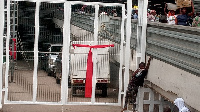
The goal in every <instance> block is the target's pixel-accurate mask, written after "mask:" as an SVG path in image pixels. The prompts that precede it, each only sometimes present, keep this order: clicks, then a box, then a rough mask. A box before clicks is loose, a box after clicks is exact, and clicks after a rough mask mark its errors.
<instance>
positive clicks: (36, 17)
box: [33, 2, 40, 102]
mask: <svg viewBox="0 0 200 112" xmlns="http://www.w3.org/2000/svg"><path fill="white" fill-rule="evenodd" d="M39 11H40V2H36V9H35V44H34V70H33V102H36V97H37V73H38V72H37V71H38V70H37V68H38V40H39V32H40V29H39V28H40V25H39Z"/></svg>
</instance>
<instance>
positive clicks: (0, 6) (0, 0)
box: [0, 0, 4, 109]
mask: <svg viewBox="0 0 200 112" xmlns="http://www.w3.org/2000/svg"><path fill="white" fill-rule="evenodd" d="M0 15H1V18H0V109H1V108H2V101H1V100H2V85H3V81H2V76H3V75H2V64H3V31H4V0H0Z"/></svg>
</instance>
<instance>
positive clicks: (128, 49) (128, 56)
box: [123, 0, 132, 105]
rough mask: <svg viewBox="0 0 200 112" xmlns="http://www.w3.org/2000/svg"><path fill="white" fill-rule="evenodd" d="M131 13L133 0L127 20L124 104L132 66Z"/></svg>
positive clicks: (128, 1)
mask: <svg viewBox="0 0 200 112" xmlns="http://www.w3.org/2000/svg"><path fill="white" fill-rule="evenodd" d="M131 13H132V1H131V0H127V20H126V48H125V59H126V60H125V73H124V96H123V105H124V104H125V95H126V90H127V87H128V82H129V66H130V63H129V61H130V38H131Z"/></svg>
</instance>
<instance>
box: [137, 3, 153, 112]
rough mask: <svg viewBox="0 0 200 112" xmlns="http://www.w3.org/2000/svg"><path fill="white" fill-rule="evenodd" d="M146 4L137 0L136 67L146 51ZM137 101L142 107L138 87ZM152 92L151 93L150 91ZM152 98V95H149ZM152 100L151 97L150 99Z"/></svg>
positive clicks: (142, 59)
mask: <svg viewBox="0 0 200 112" xmlns="http://www.w3.org/2000/svg"><path fill="white" fill-rule="evenodd" d="M147 6H148V0H139V1H138V25H137V48H136V67H137V68H138V65H139V63H140V62H145V51H146V28H147ZM139 91H140V92H139V93H140V94H139V96H138V97H139V100H138V101H139V103H138V105H137V107H138V110H139V111H141V110H142V109H143V101H142V99H143V96H142V95H143V89H142V88H139ZM151 94H152V93H151ZM151 98H152V97H151ZM151 100H153V99H151ZM149 109H150V111H153V110H152V109H153V106H152V104H150V107H149Z"/></svg>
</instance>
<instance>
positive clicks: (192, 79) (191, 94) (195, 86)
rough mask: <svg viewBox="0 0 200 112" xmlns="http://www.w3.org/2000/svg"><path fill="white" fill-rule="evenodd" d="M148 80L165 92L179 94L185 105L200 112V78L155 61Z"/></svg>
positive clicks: (151, 66) (152, 63)
mask: <svg viewBox="0 0 200 112" xmlns="http://www.w3.org/2000/svg"><path fill="white" fill-rule="evenodd" d="M147 80H149V81H150V82H152V83H154V84H155V85H157V86H159V87H161V88H162V89H163V90H165V91H168V92H173V93H175V94H177V96H178V97H181V98H183V99H184V101H185V103H187V104H188V105H190V106H191V107H193V108H195V109H197V110H198V111H200V100H199V98H200V77H198V76H196V75H193V74H191V73H188V72H186V71H183V70H181V69H178V68H176V67H174V66H172V65H170V64H167V63H165V62H162V61H159V60H156V59H153V60H152V61H151V65H150V68H149V73H148V76H147ZM166 97H167V96H166Z"/></svg>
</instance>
